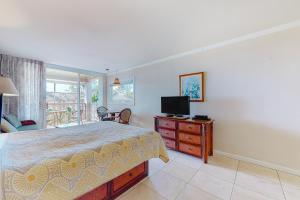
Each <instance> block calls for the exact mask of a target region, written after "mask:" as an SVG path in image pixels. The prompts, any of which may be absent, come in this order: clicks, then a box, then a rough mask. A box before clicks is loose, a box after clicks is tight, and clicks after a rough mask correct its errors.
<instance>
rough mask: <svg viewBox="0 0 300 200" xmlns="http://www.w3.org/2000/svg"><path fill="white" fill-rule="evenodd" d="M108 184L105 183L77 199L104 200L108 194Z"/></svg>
mask: <svg viewBox="0 0 300 200" xmlns="http://www.w3.org/2000/svg"><path fill="white" fill-rule="evenodd" d="M107 187H108V186H107V184H103V185H102V186H100V187H98V188H96V189H95V190H93V191H91V192H89V193H87V194H85V195H83V196H81V197H79V198H78V199H77V200H103V199H106V198H107V196H108V193H107V189H108V188H107Z"/></svg>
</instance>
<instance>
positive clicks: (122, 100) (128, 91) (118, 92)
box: [110, 80, 134, 105]
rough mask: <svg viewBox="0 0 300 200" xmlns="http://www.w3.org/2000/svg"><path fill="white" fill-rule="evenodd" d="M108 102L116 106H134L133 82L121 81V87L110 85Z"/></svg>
mask: <svg viewBox="0 0 300 200" xmlns="http://www.w3.org/2000/svg"><path fill="white" fill-rule="evenodd" d="M110 102H111V103H112V104H118V105H134V81H133V80H129V81H121V85H111V86H110Z"/></svg>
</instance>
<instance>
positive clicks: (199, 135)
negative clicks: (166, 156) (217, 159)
mask: <svg viewBox="0 0 300 200" xmlns="http://www.w3.org/2000/svg"><path fill="white" fill-rule="evenodd" d="M154 124H155V130H156V131H157V132H159V133H160V134H161V136H162V138H163V139H164V142H165V144H166V146H167V147H168V148H170V149H173V150H176V151H180V152H183V153H186V154H190V155H193V156H196V157H200V158H202V159H203V161H204V163H207V160H208V156H212V155H213V120H209V121H200V120H190V119H188V120H182V119H176V118H172V117H171V118H170V117H164V116H156V117H154Z"/></svg>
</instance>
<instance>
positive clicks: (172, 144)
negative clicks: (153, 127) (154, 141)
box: [163, 138, 176, 149]
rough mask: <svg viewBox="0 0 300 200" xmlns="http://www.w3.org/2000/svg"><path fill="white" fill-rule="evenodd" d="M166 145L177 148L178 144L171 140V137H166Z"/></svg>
mask: <svg viewBox="0 0 300 200" xmlns="http://www.w3.org/2000/svg"><path fill="white" fill-rule="evenodd" d="M163 140H164V142H165V144H166V146H167V147H168V148H170V149H175V148H176V144H175V141H173V140H169V139H166V138H163Z"/></svg>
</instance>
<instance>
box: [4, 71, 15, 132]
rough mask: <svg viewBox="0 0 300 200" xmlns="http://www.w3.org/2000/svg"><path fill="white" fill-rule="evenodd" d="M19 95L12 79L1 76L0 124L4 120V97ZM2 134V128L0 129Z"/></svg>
mask: <svg viewBox="0 0 300 200" xmlns="http://www.w3.org/2000/svg"><path fill="white" fill-rule="evenodd" d="M18 95H19V93H18V91H17V89H16V87H15V85H14V83H13V82H12V81H11V79H10V78H8V77H5V76H3V75H0V123H1V119H2V99H3V96H18ZM0 133H1V128H0Z"/></svg>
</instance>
